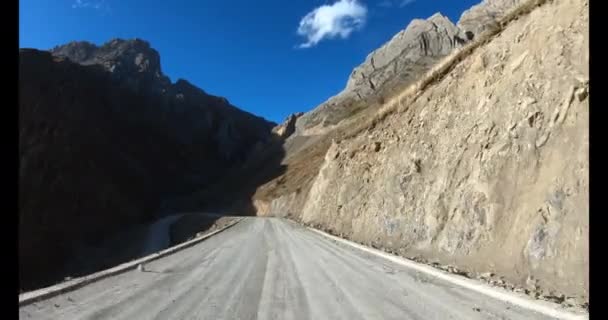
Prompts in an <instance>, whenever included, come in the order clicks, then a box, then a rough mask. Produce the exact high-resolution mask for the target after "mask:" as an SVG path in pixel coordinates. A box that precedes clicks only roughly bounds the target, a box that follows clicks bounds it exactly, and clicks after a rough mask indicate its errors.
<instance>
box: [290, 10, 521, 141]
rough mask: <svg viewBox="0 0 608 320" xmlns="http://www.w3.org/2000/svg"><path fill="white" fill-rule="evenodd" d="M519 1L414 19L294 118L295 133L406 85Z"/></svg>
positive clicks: (319, 127)
mask: <svg viewBox="0 0 608 320" xmlns="http://www.w3.org/2000/svg"><path fill="white" fill-rule="evenodd" d="M521 2H522V1H521V0H484V1H483V2H481V3H480V4H478V5H475V6H473V7H472V8H470V9H469V10H467V11H465V12H464V13H463V14H462V16H461V18H460V21H459V22H458V23H457V24H454V23H453V22H451V21H450V20H449V19H448V18H447V17H446V16H444V15H442V14H441V13H436V14H434V15H432V16H431V17H429V18H428V19H414V20H412V21H411V22H410V23H409V25H408V26H407V27H406V28H405V29H404V30H402V31H400V32H399V33H397V34H396V35H395V36H393V38H392V39H390V40H389V41H388V42H386V43H385V44H384V45H382V46H381V47H380V48H378V49H376V50H374V51H373V52H372V53H370V54H369V55H368V56H367V57H366V59H365V61H364V62H363V63H362V64H361V65H359V66H357V67H355V68H354V70H353V71H352V73H351V74H350V76H349V78H348V81H347V83H346V87H345V88H344V90H342V91H341V92H340V93H338V94H337V95H335V96H333V97H331V98H330V99H328V100H327V101H325V102H324V103H322V104H321V105H319V106H317V107H316V108H314V109H313V110H312V111H310V112H307V113H306V114H304V115H303V116H302V117H301V118H300V119H299V120H298V122H297V124H296V128H297V133H298V134H299V135H311V134H316V133H319V132H324V131H325V129H327V128H331V127H333V126H335V125H336V124H338V123H339V122H340V121H342V120H344V119H346V118H348V117H349V116H351V115H352V114H353V113H356V112H358V111H360V110H359V109H361V108H366V106H368V105H372V104H376V105H377V104H378V103H376V102H377V101H380V104H382V103H383V100H385V99H386V97H388V96H391V95H393V94H394V93H395V92H396V91H398V90H399V89H401V88H404V87H406V86H408V85H411V84H412V83H414V82H415V81H417V80H418V79H419V78H420V77H421V76H422V75H423V74H424V73H426V72H427V71H429V70H430V69H431V68H432V67H433V66H434V65H435V64H436V63H437V62H438V61H440V60H441V59H442V58H444V57H446V56H447V55H449V54H450V53H452V52H453V51H454V50H456V49H458V48H460V47H462V46H463V45H464V44H466V43H467V42H469V41H471V40H473V39H474V38H475V36H476V35H477V36H479V35H481V34H482V33H483V32H484V31H486V30H487V29H488V28H490V27H491V26H493V25H495V24H496V23H497V21H499V20H500V19H501V18H502V17H503V16H504V15H505V14H506V12H508V11H509V10H510V9H512V8H514V7H515V6H517V5H518V4H520V3H521Z"/></svg>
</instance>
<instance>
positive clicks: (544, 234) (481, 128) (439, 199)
mask: <svg viewBox="0 0 608 320" xmlns="http://www.w3.org/2000/svg"><path fill="white" fill-rule="evenodd" d="M488 3H489V1H486V2H484V3H483V4H485V5H487V4H488ZM483 4H482V5H483ZM475 10H479V9H474V10H472V11H469V12H468V13H466V14H464V15H463V16H464V17H466V16H469V15H472V14H473V13H471V12H475ZM588 14H589V8H588V3H587V1H586V0H563V1H556V2H547V3H546V4H544V5H543V6H541V7H539V8H536V9H533V11H532V12H531V13H530V14H528V15H522V16H520V17H519V19H517V20H514V21H511V22H510V23H509V24H508V25H507V26H506V27H505V29H504V30H502V32H500V33H499V34H498V35H497V36H494V37H493V38H492V39H489V42H488V43H487V44H485V45H482V46H481V47H478V48H477V49H476V50H474V51H473V52H472V53H471V54H470V55H467V56H465V57H463V58H462V60H456V62H455V65H454V67H453V69H450V71H449V73H447V74H446V75H445V76H442V77H438V78H437V79H436V80H434V82H433V83H432V84H431V85H429V86H428V87H427V88H426V89H424V90H423V91H421V92H415V91H414V92H413V93H411V94H404V95H402V96H399V98H397V99H395V100H393V103H394V105H392V106H391V105H388V106H387V109H386V110H393V111H391V112H387V111H386V110H385V113H384V116H383V117H377V121H375V122H370V124H369V125H368V126H365V127H362V128H361V130H358V131H356V132H354V133H350V134H348V135H340V134H339V133H336V132H340V130H342V127H338V128H337V129H335V130H332V131H331V132H329V133H327V134H326V135H325V138H319V141H325V142H327V143H329V142H331V143H329V147H328V148H327V149H319V150H323V151H326V152H324V155H325V156H324V158H323V159H322V160H321V161H320V163H322V165H321V166H320V168H319V169H313V168H307V170H308V174H309V175H313V176H314V179H312V181H311V180H308V178H307V179H303V178H302V176H301V175H302V171H303V170H298V171H290V169H289V167H290V166H297V165H298V163H314V162H317V160H318V159H317V158H316V157H314V156H312V155H311V154H312V153H311V150H316V149H315V148H317V147H316V146H313V147H310V148H309V149H307V150H305V151H299V153H298V154H296V155H294V156H292V158H291V159H292V160H290V161H289V162H287V163H286V165H287V167H288V169H287V172H286V174H285V175H283V176H281V177H280V178H278V179H275V180H274V181H272V182H270V183H269V184H267V185H265V186H263V187H261V188H260V189H259V190H261V191H260V192H258V194H257V195H256V207H257V209H258V213H259V214H261V215H279V216H289V217H292V218H294V219H297V220H300V221H302V222H304V223H309V224H312V225H315V226H317V227H319V228H322V229H325V230H329V231H331V232H333V233H335V234H337V235H341V236H343V237H346V238H350V239H353V240H355V241H358V242H361V243H365V244H369V245H373V246H375V247H379V248H383V249H386V250H389V251H391V252H395V253H398V254H401V255H405V256H408V257H411V256H418V257H421V258H422V259H423V260H426V261H438V262H440V263H441V264H451V265H457V266H458V267H459V268H461V269H464V270H467V271H469V272H473V273H483V272H493V273H496V274H499V275H501V276H503V277H504V279H506V280H508V281H509V282H511V283H514V284H516V285H518V286H522V287H526V286H527V287H528V288H530V287H532V289H530V292H531V294H535V292H537V291H536V289H537V288H542V291H543V292H545V293H547V294H549V293H550V292H553V293H552V294H556V295H559V294H557V293H562V294H565V295H566V296H571V297H576V298H578V299H580V300H579V301H585V300H588V289H589V272H588V263H589V256H588V230H589V229H588V228H589V216H588V213H589V206H588V197H589V176H588V174H589V171H588V170H589V158H588V151H589V136H588V128H589V127H588V120H589V101H588V77H589V68H588V61H589V49H588V48H589V46H588V45H589V37H588V32H589V23H588V21H589V20H588V19H589V18H588V17H589V16H588ZM474 30H478V29H474ZM393 41H394V40H393ZM372 56H374V55H373V54H372ZM370 62H371V57H370ZM374 64H375V60H374ZM361 78H362V77H361ZM391 108H392V109H391ZM313 112H314V111H313ZM306 116H307V115H304V116H303V117H302V118H304V117H306ZM309 117H310V116H309ZM344 130H347V129H344ZM319 144H320V143H319ZM294 181H297V182H298V183H299V186H298V188H297V189H296V188H295V184H296V183H292V182H294ZM301 181H305V182H303V183H300V182H301ZM290 185H291V187H289V186H290ZM556 292H557V293H556Z"/></svg>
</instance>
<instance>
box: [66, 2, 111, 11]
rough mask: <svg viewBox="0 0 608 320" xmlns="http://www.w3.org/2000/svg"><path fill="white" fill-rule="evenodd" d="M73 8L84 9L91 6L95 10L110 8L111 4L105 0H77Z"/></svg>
mask: <svg viewBox="0 0 608 320" xmlns="http://www.w3.org/2000/svg"><path fill="white" fill-rule="evenodd" d="M72 8H73V9H84V8H90V9H95V10H101V9H104V10H109V9H110V6H109V5H108V4H107V3H106V1H105V0H76V1H74V3H73V4H72Z"/></svg>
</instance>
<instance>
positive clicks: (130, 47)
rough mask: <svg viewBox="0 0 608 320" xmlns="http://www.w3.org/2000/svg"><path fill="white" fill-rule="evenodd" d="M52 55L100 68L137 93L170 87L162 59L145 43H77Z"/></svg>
mask: <svg viewBox="0 0 608 320" xmlns="http://www.w3.org/2000/svg"><path fill="white" fill-rule="evenodd" d="M50 52H51V53H52V54H53V55H54V56H58V57H63V58H67V59H69V60H71V61H73V62H76V63H78V64H81V65H100V66H102V67H103V68H104V69H105V70H106V71H108V72H111V73H112V75H113V77H114V78H115V79H117V80H119V81H122V82H124V83H125V84H127V85H128V86H130V87H132V88H135V89H138V90H148V89H152V90H154V91H160V92H162V91H163V90H166V89H167V86H169V85H170V84H171V81H170V80H169V78H167V77H166V76H164V75H163V73H162V70H161V66H160V55H159V54H158V52H157V51H156V50H154V49H153V48H152V47H151V46H150V43H149V42H147V41H145V40H141V39H137V38H136V39H131V40H124V39H118V38H116V39H112V40H110V41H108V42H106V43H104V44H103V45H101V46H99V47H98V46H96V45H95V44H92V43H90V42H86V41H74V42H70V43H68V44H65V45H62V46H58V47H55V48H53V49H51V50H50Z"/></svg>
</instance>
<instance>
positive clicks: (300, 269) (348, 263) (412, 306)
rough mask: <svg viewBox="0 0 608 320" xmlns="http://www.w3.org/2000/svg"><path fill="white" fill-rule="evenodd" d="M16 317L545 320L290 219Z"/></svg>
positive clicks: (204, 245) (259, 225) (223, 238)
mask: <svg viewBox="0 0 608 320" xmlns="http://www.w3.org/2000/svg"><path fill="white" fill-rule="evenodd" d="M19 316H20V319H146V320H148V319H162V320H166V319H176V320H178V319H179V320H185V319H281V320H283V319H285V320H287V319H348V320H355V319H399V320H403V319H425V320H427V319H441V320H444V319H467V320H468V319H550V318H549V317H546V316H544V315H542V314H539V313H535V312H533V311H529V310H526V309H522V308H519V307H517V306H514V305H509V304H508V303H506V302H502V301H499V300H495V299H493V298H490V297H488V296H485V295H483V294H480V293H477V292H475V291H471V290H468V289H465V288H462V287H458V286H456V285H454V284H451V283H449V282H446V281H443V280H439V279H433V278H432V277H431V276H428V275H426V274H422V273H418V272H417V271H413V270H410V269H407V268H406V267H403V266H400V265H398V264H395V263H392V262H390V261H388V260H385V259H383V258H381V257H378V256H376V255H372V254H369V253H366V252H363V251H360V250H357V249H354V248H351V247H349V246H347V245H344V244H338V243H336V242H334V241H332V240H330V239H328V238H325V237H323V236H321V235H318V234H316V233H314V232H311V231H310V230H308V229H306V228H304V227H301V226H298V225H296V224H294V223H292V222H289V221H285V220H281V219H275V218H246V219H244V220H242V221H241V222H240V223H238V224H237V225H235V226H234V227H232V228H230V229H228V230H226V231H224V232H221V233H219V234H217V235H215V236H213V237H211V238H209V239H207V240H205V241H203V242H201V243H200V244H197V245H195V246H192V247H190V248H188V249H184V250H182V251H179V252H177V253H175V254H172V255H169V256H167V257H164V258H161V259H158V260H155V261H153V262H150V263H149V264H147V265H146V266H145V269H144V271H138V270H132V271H128V272H126V273H123V274H120V275H117V276H113V277H110V278H106V279H104V280H100V281H99V282H95V283H92V284H89V285H87V286H84V287H82V288H80V289H77V290H75V291H72V292H67V293H64V294H62V295H59V296H56V297H53V298H50V299H48V300H43V301H39V302H36V303H33V304H29V305H26V306H23V307H21V308H20V309H19Z"/></svg>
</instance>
